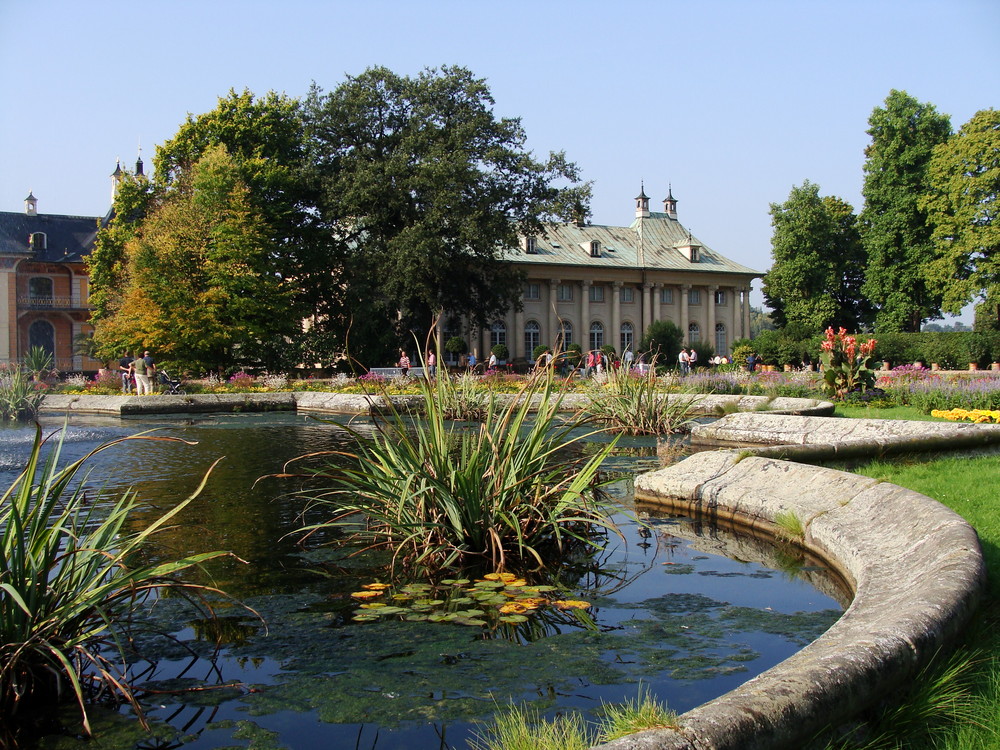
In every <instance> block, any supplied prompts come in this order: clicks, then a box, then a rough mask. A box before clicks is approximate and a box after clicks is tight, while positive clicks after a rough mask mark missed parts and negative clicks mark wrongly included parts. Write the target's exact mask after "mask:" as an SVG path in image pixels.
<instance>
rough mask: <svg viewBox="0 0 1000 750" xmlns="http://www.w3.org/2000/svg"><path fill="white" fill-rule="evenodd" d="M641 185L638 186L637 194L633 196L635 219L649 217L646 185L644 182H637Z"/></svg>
mask: <svg viewBox="0 0 1000 750" xmlns="http://www.w3.org/2000/svg"><path fill="white" fill-rule="evenodd" d="M639 185H640V186H641V187H640V188H639V194H638V195H637V196H636V197H635V218H637V219H648V218H649V196H648V195H646V186H645V184H644V183H641V182H640V183H639Z"/></svg>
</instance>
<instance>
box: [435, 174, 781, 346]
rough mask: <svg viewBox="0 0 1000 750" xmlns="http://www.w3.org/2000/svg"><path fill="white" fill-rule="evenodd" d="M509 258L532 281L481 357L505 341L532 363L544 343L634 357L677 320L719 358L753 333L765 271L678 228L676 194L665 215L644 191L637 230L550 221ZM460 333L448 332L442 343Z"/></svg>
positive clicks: (484, 335) (691, 339)
mask: <svg viewBox="0 0 1000 750" xmlns="http://www.w3.org/2000/svg"><path fill="white" fill-rule="evenodd" d="M508 258H509V259H510V261H511V262H512V263H516V264H517V265H518V266H519V267H520V268H521V269H522V270H523V271H524V272H525V274H526V276H527V282H526V284H525V286H524V291H523V294H522V306H523V309H522V310H519V311H514V310H511V311H509V312H508V313H507V315H506V316H505V317H504V318H503V319H502V320H498V321H495V322H494V323H493V325H492V326H491V328H490V329H489V330H485V331H482V332H481V334H477V335H476V338H475V340H474V341H473V342H472V348H473V349H474V350H478V351H476V353H477V356H480V358H482V357H484V356H489V354H488V353H489V351H490V349H491V348H492V347H493V346H494V345H495V344H498V343H503V344H505V345H506V346H507V348H508V349H509V351H510V356H511V358H512V359H522V358H523V359H530V358H531V356H532V351H533V350H534V348H535V347H536V346H538V345H540V344H541V345H548V346H552V347H554V348H558V349H565V348H566V347H568V346H569V345H571V344H574V343H575V344H579V345H580V346H581V347H582V348H583V349H584V351H586V350H589V349H599V348H601V347H602V346H605V345H609V344H610V345H611V346H613V347H614V348H615V351H616V352H617V353H618V354H622V353H623V352H624V351H625V350H626V349H631V350H632V351H633V352H634V351H635V349H636V346H637V345H638V343H639V341H640V340H641V339H642V335H643V333H644V332H645V330H646V328H647V327H648V326H649V324H650V323H652V322H653V321H658V320H670V321H673V322H674V323H675V324H676V325H677V326H678V327H679V328H680V329H681V330H682V331H683V332H684V333H685V342H686V344H687V345H688V346H691V347H694V348H695V349H697V348H698V347H699V345H704V344H706V343H707V344H710V345H711V347H712V349H713V350H714V351H715V352H716V353H717V354H720V355H725V354H730V353H731V345H732V342H733V341H734V340H735V339H739V338H745V337H749V336H750V284H751V282H752V280H753V279H754V278H759V277H760V276H761V274H760V272H758V271H755V270H753V269H751V268H747V267H746V266H743V265H740V264H739V263H736V262H734V261H732V260H729V259H728V258H726V257H724V256H723V255H721V254H720V253H717V252H716V251H714V250H712V249H711V248H709V247H707V246H706V245H705V244H704V243H703V242H701V241H700V240H699V239H698V238H697V237H694V236H693V235H692V234H691V232H689V231H688V230H687V229H686V228H685V227H684V226H683V225H682V224H681V223H680V221H678V218H677V200H676V199H675V198H674V197H673V192H672V190H668V194H667V197H666V198H665V199H664V200H663V211H662V212H651V211H650V210H649V198H648V196H646V193H645V189H643V190H642V191H641V192H640V194H639V195H638V196H637V197H636V198H635V218H634V220H633V221H632V223H631V224H630V225H629V226H622V227H619V226H603V225H597V224H589V223H585V222H576V223H560V224H555V223H553V224H547V225H546V226H545V231H544V233H543V234H541V235H539V236H536V237H522V238H521V244H520V247H519V248H515V249H512V250H511V251H510V252H509V253H508ZM453 333H455V332H454V331H447V330H445V331H442V332H441V337H442V340H443V341H447V338H448V337H449V336H450V335H452V334H453Z"/></svg>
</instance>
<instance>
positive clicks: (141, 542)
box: [0, 427, 224, 746]
mask: <svg viewBox="0 0 1000 750" xmlns="http://www.w3.org/2000/svg"><path fill="white" fill-rule="evenodd" d="M134 439H146V440H176V441H177V442H184V441H181V440H178V439H173V438H153V437H140V438H135V437H132V438H122V439H120V440H115V441H112V442H109V443H106V444H104V445H102V446H100V447H99V448H97V449H96V450H94V451H92V452H91V453H90V454H88V455H87V456H85V457H84V458H82V459H80V460H78V461H75V462H73V463H71V464H69V465H68V466H66V467H65V468H59V467H58V463H59V456H60V447H61V440H60V441H59V442H58V443H57V444H56V445H54V446H53V447H52V448H51V450H50V452H49V454H48V456H47V458H46V459H45V460H44V461H43V460H42V446H43V443H44V441H43V440H42V436H41V428H40V427H39V428H37V430H36V433H35V440H34V444H33V447H32V451H31V456H30V458H29V460H28V464H27V466H26V467H25V469H24V471H22V472H21V474H20V476H18V478H17V479H16V480H15V481H14V482H13V484H11V486H10V487H9V488H8V489H7V491H6V492H5V493H4V494H3V496H2V497H0V533H2V537H0V541H2V544H3V556H2V558H0V644H2V645H0V716H3V717H4V718H5V719H7V720H9V721H7V722H5V723H4V726H5V731H6V732H12V731H14V730H13V729H11V727H12V725H13V724H14V721H13V719H14V717H15V716H19V715H25V714H27V713H29V712H30V710H31V709H33V708H36V707H45V708H51V705H52V703H53V702H56V701H59V700H60V699H62V698H64V697H71V698H73V699H74V700H75V702H76V703H77V705H78V706H79V709H80V714H81V719H82V726H83V729H84V732H85V733H87V734H89V732H90V727H89V724H88V721H87V703H88V698H89V697H90V696H103V697H104V698H105V699H106V698H108V697H112V698H117V699H118V700H121V701H124V702H127V703H130V704H131V705H132V706H133V708H134V709H135V711H136V714H137V716H138V717H139V718H140V720H141V721H143V722H144V719H143V713H142V710H141V708H140V707H139V705H138V703H137V700H136V697H135V693H134V690H133V687H132V686H131V685H130V683H129V680H128V670H127V666H126V659H125V649H126V645H127V643H128V640H129V639H128V632H127V630H128V623H129V620H130V616H131V614H132V613H133V612H135V611H136V610H138V609H139V608H140V607H142V606H144V605H145V604H147V603H148V602H149V601H150V599H151V597H154V596H155V594H156V593H157V592H159V591H163V590H166V589H169V590H174V591H179V592H180V593H183V594H187V595H189V596H191V595H195V596H198V595H200V594H202V593H204V592H206V591H213V590H211V589H205V588H204V587H199V586H193V585H189V584H184V583H180V582H178V581H177V580H176V579H175V578H174V576H175V575H176V574H177V573H179V572H180V571H183V570H185V569H187V568H190V567H192V566H195V565H198V564H200V563H202V562H205V561H207V560H210V559H212V558H215V557H219V556H220V555H222V554H224V553H221V552H210V553H203V554H198V555H191V556H189V557H185V558H183V559H181V560H176V561H171V562H162V563H153V562H148V561H146V560H145V559H144V557H143V554H142V550H143V547H144V546H145V545H146V544H147V542H149V540H150V539H151V537H153V535H155V534H156V533H157V532H159V531H162V530H163V529H164V528H165V527H166V526H167V524H169V523H171V522H173V521H174V520H175V519H176V517H177V515H178V514H179V513H180V512H181V511H182V510H183V509H184V508H185V507H186V506H187V505H188V503H189V502H190V501H191V500H192V499H194V497H196V496H197V494H198V493H199V492H200V491H201V489H202V487H203V486H204V484H205V479H207V476H208V475H207V474H206V477H205V479H203V480H202V482H201V485H200V486H199V487H198V489H197V490H196V491H195V493H194V494H193V495H192V496H191V497H189V498H188V499H187V500H185V501H183V502H181V503H180V504H178V505H177V506H175V507H174V508H173V509H171V510H170V511H168V512H167V513H165V514H164V515H162V516H160V517H159V518H158V519H156V520H155V521H153V523H152V524H150V525H149V526H147V527H146V528H145V529H143V530H141V531H130V530H129V528H128V525H127V522H128V519H129V515H130V514H131V512H132V510H133V509H134V508H135V506H136V496H135V494H134V493H133V492H131V491H128V492H125V493H124V494H123V495H122V496H121V497H120V498H119V499H118V500H117V501H115V502H113V503H110V507H108V505H109V504H108V503H104V502H102V500H103V497H102V495H101V493H100V492H98V493H97V496H96V497H95V496H94V495H93V494H91V495H89V496H88V492H87V491H85V490H84V489H83V485H84V480H85V478H86V477H83V478H82V479H80V480H78V477H79V476H80V474H81V471H82V470H83V468H84V466H85V464H86V463H87V462H88V460H90V459H92V458H93V457H94V456H95V455H97V454H98V453H101V452H103V451H104V450H106V449H108V448H110V447H111V446H113V445H115V444H117V443H120V442H123V441H124V440H134ZM215 593H218V592H215ZM10 739H11V738H10V737H5V736H0V746H6V745H4V743H5V742H7V741H8V740H10Z"/></svg>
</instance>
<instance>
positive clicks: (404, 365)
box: [399, 351, 410, 378]
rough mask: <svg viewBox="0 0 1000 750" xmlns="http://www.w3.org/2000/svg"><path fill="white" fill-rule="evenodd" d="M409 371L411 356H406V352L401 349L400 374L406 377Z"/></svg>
mask: <svg viewBox="0 0 1000 750" xmlns="http://www.w3.org/2000/svg"><path fill="white" fill-rule="evenodd" d="M409 372H410V358H409V357H407V356H406V352H404V351H400V353H399V374H400V375H402V376H403V377H404V378H405V377H406V376H407V374H408V373H409Z"/></svg>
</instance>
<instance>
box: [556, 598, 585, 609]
mask: <svg viewBox="0 0 1000 750" xmlns="http://www.w3.org/2000/svg"><path fill="white" fill-rule="evenodd" d="M552 603H553V604H554V605H556V606H557V607H559V609H589V608H590V602H584V601H580V600H579V599H560V600H559V601H555V602H552Z"/></svg>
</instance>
